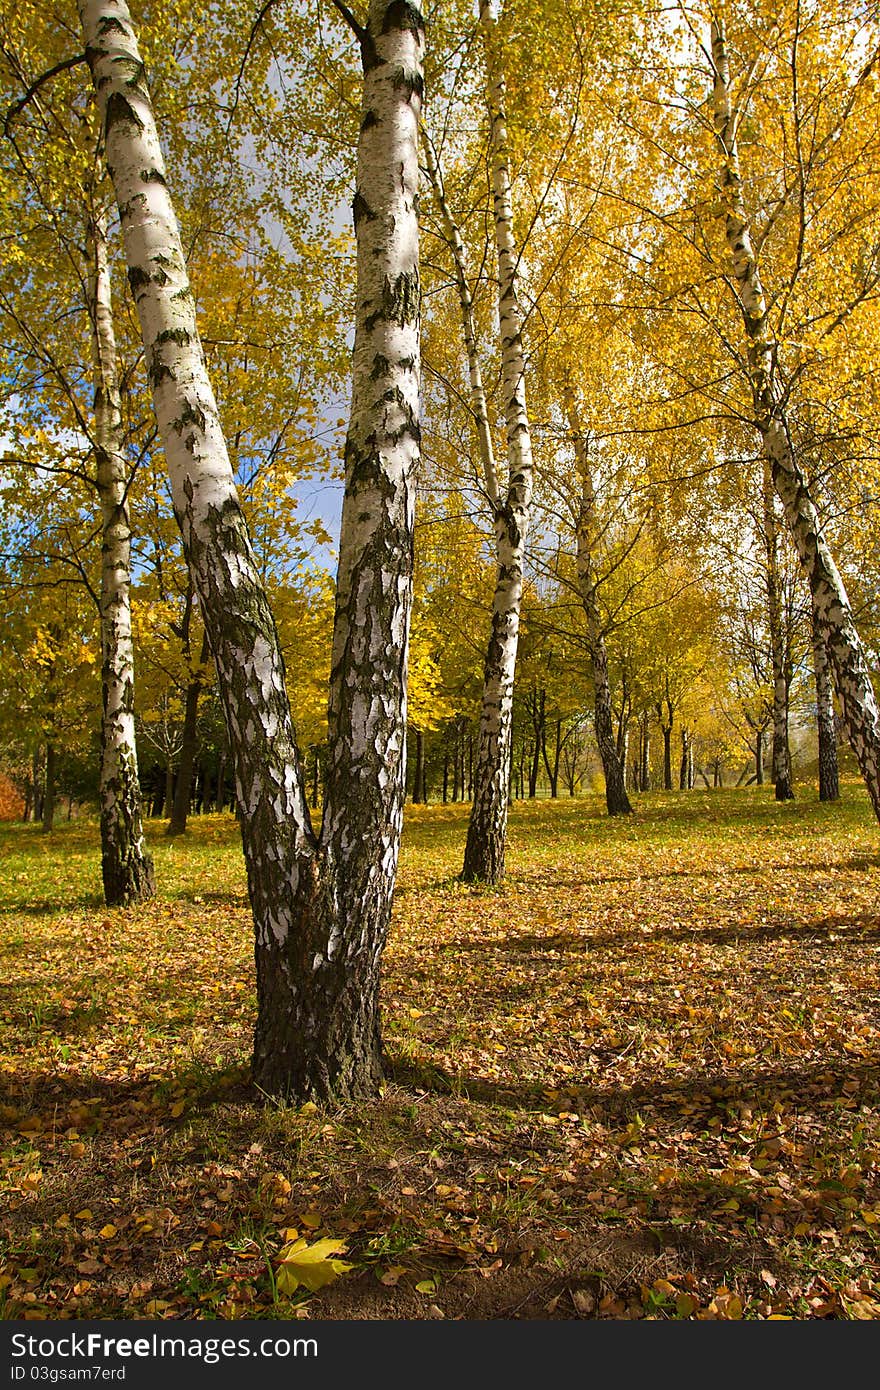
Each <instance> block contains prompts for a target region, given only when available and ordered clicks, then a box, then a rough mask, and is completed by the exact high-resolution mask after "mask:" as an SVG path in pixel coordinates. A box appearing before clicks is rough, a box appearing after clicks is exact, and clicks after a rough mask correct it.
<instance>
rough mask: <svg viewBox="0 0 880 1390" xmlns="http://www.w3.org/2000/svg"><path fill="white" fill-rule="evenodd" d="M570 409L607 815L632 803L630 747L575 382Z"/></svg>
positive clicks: (582, 591)
mask: <svg viewBox="0 0 880 1390" xmlns="http://www.w3.org/2000/svg"><path fill="white" fill-rule="evenodd" d="M565 397H566V409H567V413H568V422H569V425H570V427H571V432H572V439H573V442H574V454H575V462H576V464H577V470H578V475H579V477H580V483H581V493H580V504H579V507H578V514H577V523H576V527H575V544H576V547H577V578H578V594H579V596H580V600H581V604H582V606H583V610H584V616H585V618H586V620H587V651H588V654H589V657H590V666H591V668H592V675H593V714H594V721H595V729H596V743H597V745H598V747H599V757H600V758H601V760H602V771H603V773H604V774H605V805H606V808H607V810H608V814H609V816H628V815H631V814H632V806H631V804H630V800H629V797H628V796H627V794H626V753H625V752H624V754H623V757H621V756H620V753H619V752H618V743H617V740H616V739H615V736H614V717H613V715H612V712H611V685H610V682H609V680H608V652H607V650H606V647H605V634H604V631H603V628H602V619H601V614H600V612H599V604H598V600H597V598H596V562H595V555H594V550H595V534H596V492H595V488H594V485H593V470H592V468H591V467H590V456H589V446H588V442H587V438H586V435H585V434H584V430H583V427H582V425H581V421H580V417H579V415H578V409H577V402H576V401H575V396H574V391H573V390H572V388H571V385H570V384H569V383H568V382H566V386H565Z"/></svg>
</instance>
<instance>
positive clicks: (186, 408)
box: [171, 400, 205, 451]
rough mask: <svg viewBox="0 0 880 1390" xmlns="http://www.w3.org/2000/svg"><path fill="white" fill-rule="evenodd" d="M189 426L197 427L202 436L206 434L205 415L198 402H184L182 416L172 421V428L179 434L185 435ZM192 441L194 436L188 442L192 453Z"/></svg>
mask: <svg viewBox="0 0 880 1390" xmlns="http://www.w3.org/2000/svg"><path fill="white" fill-rule="evenodd" d="M187 425H195V427H196V429H198V430H200V431H201V433H202V434H204V433H205V414H204V411H203V410H202V409H201V407H200V405H199V403H198V401H196V402H192V401H188V400H187V401H184V403H183V410H182V411H181V413H180V415H179V416H178V418H177V419H176V420H172V421H171V428H172V429H173V430H176V431H177V433H178V434H183V431H184V430H185V429H186V427H187ZM192 439H193V436H192V435H190V438H189V439H188V440H187V448H188V449H190V451H192V446H191V441H192Z"/></svg>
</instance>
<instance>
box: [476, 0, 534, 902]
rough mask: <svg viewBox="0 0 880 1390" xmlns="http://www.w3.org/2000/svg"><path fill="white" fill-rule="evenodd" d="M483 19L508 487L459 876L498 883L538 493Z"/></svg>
mask: <svg viewBox="0 0 880 1390" xmlns="http://www.w3.org/2000/svg"><path fill="white" fill-rule="evenodd" d="M480 22H481V24H482V27H483V33H484V35H485V40H486V59H487V65H488V70H489V91H488V102H489V118H490V122H491V164H492V192H493V197H494V206H495V245H496V250H497V256H498V316H499V327H500V338H501V389H502V396H503V400H504V418H505V424H506V433H507V462H508V486H507V494H506V497H505V498H504V501H503V503H502V502H499V504H498V506H497V507H496V508H495V543H496V554H497V560H498V570H497V577H496V583H495V595H494V598H493V601H492V632H491V637H490V639H489V647H488V651H487V653H486V664H485V668H484V674H483V698H482V704H481V709H480V732H479V742H478V749H477V759H476V766H475V768H474V799H473V804H472V807H471V818H470V823H469V825H468V834H467V843H466V845H465V853H464V865H463V868H462V873H461V877H462V879H463V880H464V881H465V882H466V883H470V882H475V881H480V882H485V883H498V882H499V881H500V880H501V879H502V878H503V876H504V852H505V841H506V836H507V807H508V794H509V784H510V752H511V727H512V718H513V681H514V672H515V668H516V651H517V644H518V642H519V620H520V604H521V601H522V585H523V563H524V559H525V546H526V535H527V532H528V527H529V514H530V510H531V497H532V442H531V435H530V432H529V418H528V411H527V409H526V390H525V354H524V351H523V341H522V312H521V309H520V305H519V298H518V291H517V280H518V257H517V251H516V244H515V241H514V235H513V206H512V201H511V188H510V169H509V162H508V150H507V126H506V121H505V115H504V79H503V77H502V75H501V69H500V64H499V62H498V59H497V54H496V52H495V33H494V30H495V21H494V19H493V17H492V12H491V5H490V0H480Z"/></svg>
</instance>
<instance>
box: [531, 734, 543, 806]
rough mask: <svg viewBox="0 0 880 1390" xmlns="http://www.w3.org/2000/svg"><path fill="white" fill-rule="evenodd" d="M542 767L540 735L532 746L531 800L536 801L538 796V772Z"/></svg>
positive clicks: (536, 736)
mask: <svg viewBox="0 0 880 1390" xmlns="http://www.w3.org/2000/svg"><path fill="white" fill-rule="evenodd" d="M540 767H541V749H540V745H539V743H538V735H537V734H536V735H535V741H534V743H533V744H532V761H531V763H530V765H529V799H530V800H531V801H534V799H535V797H536V796H537V795H538V772H539V770H540Z"/></svg>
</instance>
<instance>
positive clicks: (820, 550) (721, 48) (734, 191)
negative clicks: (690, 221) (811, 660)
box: [711, 22, 880, 820]
mask: <svg viewBox="0 0 880 1390" xmlns="http://www.w3.org/2000/svg"><path fill="white" fill-rule="evenodd" d="M711 37H712V59H713V67H714V70H715V79H714V88H713V100H714V108H715V130H716V133H717V136H718V140H719V143H720V145H721V148H722V151H723V154H724V162H723V167H722V175H721V176H722V184H723V187H724V190H725V193H726V197H727V212H726V235H727V244H728V248H729V250H730V254H731V259H732V261H733V269H734V274H735V277H736V284H737V290H738V294H739V300H740V305H741V307H742V312H743V319H744V323H745V330H746V336H747V338H748V355H749V369H750V375H751V386H752V396H753V399H754V403H755V414H756V423H757V426H758V429H759V431H760V433H761V437H762V440H763V444H764V452H765V454H766V457H767V459H768V461H769V463H770V468H771V473H772V477H773V486H774V488H775V489H776V493H777V495H778V497H779V499H780V501H781V503H782V507H783V511H784V514H785V519H786V522H787V524H788V527H789V530H790V532H791V535H792V539H793V540H794V544H795V547H796V549H797V552H798V557H799V559H800V562H801V565H802V567H803V570H804V573H805V574H806V576H807V581H808V583H809V585H810V594H811V597H812V603H813V611H814V613H815V615H816V622H817V624H818V628H819V631H820V633H821V635H822V638H823V640H824V642H825V647H826V650H827V652H828V656H829V659H830V661H831V666H832V669H833V671H834V680H835V685H836V687H837V694H838V698H839V700H840V704H841V710H842V713H843V722H844V726H845V728H846V732H847V737H848V738H849V741H850V744H851V745H852V749H853V752H854V753H855V755H856V759H857V761H858V764H859V768H860V770H861V773H862V776H863V778H864V780H865V785H866V787H867V789H868V795H869V796H870V798H871V804H872V806H873V807H874V813H875V815H876V816H877V819H878V820H880V712H878V709H877V701H876V698H875V695H874V688H873V685H872V683H871V676H870V671H869V668H868V663H867V660H866V658H865V652H864V648H863V646H862V642H861V638H860V637H859V634H858V632H857V630H856V626H855V623H854V621H853V616H852V609H851V608H850V604H849V598H848V597H847V593H846V588H845V587H844V583H843V580H842V579H841V576H840V573H839V571H838V569H837V566H836V564H835V562H834V557H833V556H832V554H831V551H830V549H829V547H828V543H827V541H826V540H825V535H824V531H823V528H822V523H821V521H820V518H819V514H818V512H817V510H816V506H815V503H814V502H813V499H812V497H811V495H810V490H809V488H808V486H807V483H806V480H805V478H804V476H803V474H802V472H801V469H800V465H799V463H798V460H797V457H796V455H795V451H794V447H793V445H792V442H791V437H790V435H789V430H788V421H787V419H786V414H785V409H784V399H783V396H782V393H781V391H780V388H779V382H778V379H777V375H776V370H775V363H774V354H775V344H774V342H773V336H772V333H771V330H770V325H769V322H768V315H767V302H766V299H765V297H764V288H763V285H762V283H761V277H760V275H759V272H758V265H757V261H756V259H755V252H754V248H753V245H752V236H751V228H750V225H749V221H748V217H747V215H746V210H745V203H744V200H743V193H742V177H741V175H740V171H739V154H738V150H737V142H736V129H735V125H734V121H733V113H732V110H731V102H730V75H729V69H728V61H727V52H726V48H725V43H724V33H723V30H722V28H721V27H720V25H719V24H718V23H717V22H713V24H712V36H711Z"/></svg>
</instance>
